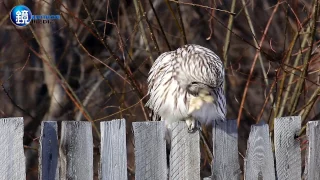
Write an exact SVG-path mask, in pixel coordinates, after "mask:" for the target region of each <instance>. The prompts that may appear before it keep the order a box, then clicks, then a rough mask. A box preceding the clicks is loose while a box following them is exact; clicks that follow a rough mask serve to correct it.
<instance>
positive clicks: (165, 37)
mask: <svg viewBox="0 0 320 180" xmlns="http://www.w3.org/2000/svg"><path fill="white" fill-rule="evenodd" d="M149 4H150V6H151V9H152V11H153V14H154V16H155V17H156V20H157V23H158V25H159V27H160V31H161V33H162V35H163V38H164V40H165V42H166V44H167V47H168V49H169V50H170V51H171V47H170V44H169V41H168V39H167V36H166V34H165V33H164V30H163V28H162V26H161V23H160V20H159V17H158V14H157V13H156V10H155V9H154V6H153V4H152V2H151V0H149Z"/></svg>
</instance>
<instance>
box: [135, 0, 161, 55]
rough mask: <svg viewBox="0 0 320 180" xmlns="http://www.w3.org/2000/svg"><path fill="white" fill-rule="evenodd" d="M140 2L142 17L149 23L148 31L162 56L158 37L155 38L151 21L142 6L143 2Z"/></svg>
mask: <svg viewBox="0 0 320 180" xmlns="http://www.w3.org/2000/svg"><path fill="white" fill-rule="evenodd" d="M134 1H136V0H134ZM138 2H139V7H140V11H141V12H140V13H141V14H142V16H143V17H144V20H145V21H146V23H147V26H148V29H149V31H150V36H151V39H152V41H153V43H154V47H155V48H156V50H157V53H158V55H160V54H161V52H160V49H159V46H158V42H157V39H156V37H155V36H154V33H153V29H152V26H151V25H150V22H149V19H148V17H147V13H146V12H145V10H144V8H143V6H142V3H141V1H140V0H138Z"/></svg>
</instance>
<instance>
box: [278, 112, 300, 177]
mask: <svg viewBox="0 0 320 180" xmlns="http://www.w3.org/2000/svg"><path fill="white" fill-rule="evenodd" d="M300 129H301V117H300V116H291V117H280V118H276V119H275V124H274V143H275V156H276V170H277V171H276V172H277V177H278V179H281V180H291V179H295V180H298V179H301V152H300V142H299V140H298V139H296V138H295V137H297V136H298V135H299V132H300Z"/></svg>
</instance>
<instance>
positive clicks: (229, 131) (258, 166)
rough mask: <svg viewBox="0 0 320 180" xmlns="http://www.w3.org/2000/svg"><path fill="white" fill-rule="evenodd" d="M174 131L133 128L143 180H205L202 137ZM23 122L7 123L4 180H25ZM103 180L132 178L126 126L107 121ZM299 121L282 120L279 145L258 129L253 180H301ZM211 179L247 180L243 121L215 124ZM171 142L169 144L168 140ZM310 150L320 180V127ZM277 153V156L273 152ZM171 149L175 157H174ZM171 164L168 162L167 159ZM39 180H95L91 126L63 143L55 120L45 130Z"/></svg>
mask: <svg viewBox="0 0 320 180" xmlns="http://www.w3.org/2000/svg"><path fill="white" fill-rule="evenodd" d="M172 127H173V128H172V129H171V132H170V133H169V136H168V131H167V130H166V128H165V125H164V123H163V122H150V121H149V122H134V123H133V131H134V141H135V179H136V180H164V179H170V180H180V179H190V180H200V134H199V132H195V133H188V129H187V127H186V125H185V123H184V122H178V123H176V124H173V125H172ZM23 128H24V126H23V118H5V119H0V134H1V136H0V157H1V158H0V162H1V165H0V179H1V180H2V179H5V180H11V179H12V180H15V179H19V180H23V179H26V169H25V163H26V162H25V161H26V160H25V156H24V149H23ZM100 128H101V145H100V147H101V148H100V152H101V159H100V170H99V179H102V180H119V179H127V176H128V175H127V146H126V138H127V137H126V122H125V120H124V119H119V120H112V121H107V122H101V123H100ZM300 131H301V118H300V117H299V116H292V117H282V118H276V119H275V124H274V145H273V143H272V141H271V138H270V136H269V127H268V125H267V124H263V123H260V124H257V125H253V126H252V127H251V132H250V135H249V139H248V145H247V152H246V157H245V162H244V173H243V175H244V178H245V179H246V180H251V179H252V180H256V179H266V180H274V179H279V180H283V179H284V180H286V179H288V180H291V179H294V180H296V179H302V177H301V174H302V173H301V172H302V165H301V162H302V161H301V148H300V142H299V141H300V140H299V138H297V135H298V134H299V132H300ZM212 133H213V164H212V176H211V177H206V178H204V179H206V180H209V179H217V180H222V179H223V180H224V179H225V180H229V179H231V180H232V179H240V178H241V170H240V165H239V159H238V157H239V156H238V133H237V125H236V121H233V120H230V121H226V122H216V123H215V125H214V127H213V130H212ZM168 138H170V144H171V145H168V143H167V142H166V139H167V140H168ZM307 138H308V141H309V143H308V148H307V156H306V163H305V164H306V167H305V170H304V177H305V178H306V179H310V180H320V149H319V147H320V123H319V121H312V122H308V124H307ZM273 147H274V153H273ZM167 149H170V156H169V157H167ZM168 160H169V161H168ZM39 179H46V180H47V179H49V180H58V179H83V180H92V179H93V137H92V125H91V124H90V123H89V122H84V121H63V122H62V124H61V138H60V142H59V140H58V125H57V122H55V121H45V122H42V124H41V137H40V146H39Z"/></svg>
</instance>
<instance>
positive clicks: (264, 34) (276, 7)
mask: <svg viewBox="0 0 320 180" xmlns="http://www.w3.org/2000/svg"><path fill="white" fill-rule="evenodd" d="M279 4H280V3H279V2H278V3H277V4H276V6H275V8H274V9H273V12H272V14H271V16H270V18H269V20H268V23H267V25H266V28H265V29H264V31H263V35H262V37H261V41H260V43H259V47H258V49H257V50H256V54H255V56H254V59H253V63H252V65H251V69H250V73H249V76H248V79H247V83H246V87H245V89H244V91H243V95H242V100H241V104H240V109H239V113H238V119H237V124H238V127H239V125H240V120H241V115H242V110H243V107H244V102H245V100H246V97H247V92H248V88H249V84H250V79H251V77H252V74H253V70H254V67H255V65H256V62H257V59H258V57H259V54H260V49H261V46H262V44H263V41H264V39H265V37H266V34H267V32H268V29H269V26H270V24H271V21H272V19H273V17H274V15H275V13H276V12H277V10H278V7H279Z"/></svg>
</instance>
